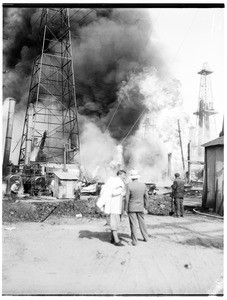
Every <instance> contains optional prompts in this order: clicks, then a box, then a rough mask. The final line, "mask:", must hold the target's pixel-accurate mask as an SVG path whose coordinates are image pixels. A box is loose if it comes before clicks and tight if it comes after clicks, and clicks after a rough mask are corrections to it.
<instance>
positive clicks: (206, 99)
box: [194, 63, 217, 133]
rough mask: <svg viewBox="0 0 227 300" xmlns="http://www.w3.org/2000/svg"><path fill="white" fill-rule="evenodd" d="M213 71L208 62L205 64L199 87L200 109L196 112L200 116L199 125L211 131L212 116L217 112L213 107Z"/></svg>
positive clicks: (200, 73) (200, 72) (201, 72)
mask: <svg viewBox="0 0 227 300" xmlns="http://www.w3.org/2000/svg"><path fill="white" fill-rule="evenodd" d="M212 73H213V72H212V71H210V70H209V67H208V65H207V63H205V64H204V65H203V68H202V70H201V71H199V72H198V74H199V75H200V87H199V103H198V109H197V111H196V112H195V113H194V114H195V115H197V116H198V125H199V128H200V129H202V130H206V132H207V133H209V130H210V116H211V115H214V114H217V112H216V111H215V110H214V108H213V96H212V88H211V80H210V74H212Z"/></svg>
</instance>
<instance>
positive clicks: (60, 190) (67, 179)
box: [53, 171, 79, 199]
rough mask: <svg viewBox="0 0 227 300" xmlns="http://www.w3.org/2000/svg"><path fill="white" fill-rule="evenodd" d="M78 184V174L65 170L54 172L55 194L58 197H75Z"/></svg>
mask: <svg viewBox="0 0 227 300" xmlns="http://www.w3.org/2000/svg"><path fill="white" fill-rule="evenodd" d="M78 185H79V177H78V175H76V174H74V173H70V172H64V171H57V172H54V185H53V196H54V197H56V198H58V199H73V198H74V191H75V189H77V188H78Z"/></svg>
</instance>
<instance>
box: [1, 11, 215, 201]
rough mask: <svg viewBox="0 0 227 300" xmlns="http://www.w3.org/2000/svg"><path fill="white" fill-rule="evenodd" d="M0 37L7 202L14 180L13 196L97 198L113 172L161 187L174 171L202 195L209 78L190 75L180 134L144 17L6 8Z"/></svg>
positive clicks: (178, 113)
mask: <svg viewBox="0 0 227 300" xmlns="http://www.w3.org/2000/svg"><path fill="white" fill-rule="evenodd" d="M3 29H4V37H5V39H4V50H3V54H4V69H5V70H7V71H6V72H5V76H4V87H3V93H4V99H5V101H4V111H5V114H4V115H3V121H4V127H5V148H4V149H5V151H4V159H3V180H4V183H5V184H6V188H5V192H6V194H7V195H9V194H10V190H11V186H12V185H13V184H14V183H15V181H19V182H20V191H21V195H22V194H26V195H30V196H34V195H36V196H37V195H39V196H42V195H43V196H53V197H56V198H61V199H64V198H68V199H70V198H74V196H73V195H74V192H73V191H74V190H75V189H78V188H80V189H81V191H83V190H84V192H85V193H89V191H90V192H91V193H98V192H99V191H100V188H101V185H102V184H103V183H104V182H106V180H107V179H108V178H109V177H110V176H114V175H115V174H116V172H117V171H118V170H120V169H125V170H128V171H130V170H132V169H136V170H138V171H139V173H140V174H141V180H142V181H143V182H146V183H147V185H148V186H150V185H151V184H153V185H155V186H160V187H162V188H164V187H170V186H171V182H172V179H173V174H174V173H175V172H180V173H182V176H183V178H184V179H185V180H186V182H187V184H188V185H189V186H190V187H192V186H193V182H194V183H195V184H196V187H197V189H199V188H200V193H201V187H202V182H203V170H204V153H203V152H204V150H203V147H201V145H202V144H203V143H205V142H207V141H209V140H210V139H211V132H212V125H211V122H212V120H211V118H212V117H214V116H215V114H216V113H217V112H216V111H215V110H214V108H213V102H212V101H213V100H212V97H211V96H209V90H208V89H209V84H210V79H209V75H210V74H211V73H212V71H210V69H209V67H208V65H207V64H204V65H203V68H202V70H201V71H200V72H198V74H199V75H200V77H201V79H200V82H201V86H200V96H199V106H198V110H197V111H196V113H195V114H196V115H197V119H198V120H199V121H198V126H197V128H196V127H193V128H191V130H189V127H190V124H189V122H190V118H189V115H188V114H187V112H186V111H185V110H184V107H183V97H182V94H181V83H180V81H178V80H177V79H176V78H174V77H173V76H172V75H171V72H170V71H169V69H168V67H167V64H166V61H165V60H164V56H163V55H162V53H161V51H160V48H159V47H158V44H156V43H155V39H152V35H153V32H154V28H153V24H152V21H151V19H150V18H148V11H146V10H142V9H141V10H140V9H138V10H127V9H123V10H119V9H100V8H95V9H86V8H83V9H80V8H70V9H69V8H40V7H37V8H36V7H33V8H30V7H24V8H20V9H17V8H5V11H4V28H3ZM18 37H20V38H18ZM15 53H16V55H15ZM28 79H29V80H28ZM29 81H30V83H29ZM193 166H194V167H193ZM63 181H64V184H63V185H62V182H63ZM59 184H60V187H59ZM198 186H199V187H198ZM161 190H162V189H161ZM67 191H68V192H67Z"/></svg>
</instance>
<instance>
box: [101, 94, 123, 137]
mask: <svg viewBox="0 0 227 300" xmlns="http://www.w3.org/2000/svg"><path fill="white" fill-rule="evenodd" d="M122 100H123V98H121V101H119V102H118V105H117V107H116V109H115V111H114V113H113V115H112V118H111V119H110V122H109V124H108V126H107V127H106V130H105V132H104V133H106V131H107V130H108V128H109V126H110V124H111V122H112V120H113V118H114V116H115V115H116V112H117V110H118V107H119V106H120V104H121V102H122Z"/></svg>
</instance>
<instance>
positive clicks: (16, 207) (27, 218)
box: [2, 197, 105, 222]
mask: <svg viewBox="0 0 227 300" xmlns="http://www.w3.org/2000/svg"><path fill="white" fill-rule="evenodd" d="M96 201H97V199H96V197H89V198H86V199H83V200H65V201H64V200H61V201H54V200H53V201H38V202H35V201H34V202H27V201H26V200H23V201H18V200H17V202H12V201H7V200H5V201H3V207H2V218H3V221H4V222H43V221H44V220H46V219H47V218H48V217H49V216H50V215H54V216H57V217H61V216H69V217H70V216H75V217H77V218H82V217H88V218H105V214H104V213H103V212H101V211H100V210H99V209H98V208H97V206H96Z"/></svg>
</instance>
